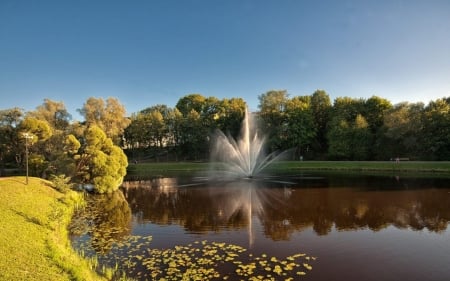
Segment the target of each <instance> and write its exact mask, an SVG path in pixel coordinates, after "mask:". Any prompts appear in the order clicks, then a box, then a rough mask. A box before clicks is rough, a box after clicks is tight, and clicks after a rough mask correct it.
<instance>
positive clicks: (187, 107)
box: [176, 94, 206, 116]
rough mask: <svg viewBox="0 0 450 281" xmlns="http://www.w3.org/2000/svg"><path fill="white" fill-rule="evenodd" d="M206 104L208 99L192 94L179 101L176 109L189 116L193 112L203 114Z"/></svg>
mask: <svg viewBox="0 0 450 281" xmlns="http://www.w3.org/2000/svg"><path fill="white" fill-rule="evenodd" d="M205 103H206V98H205V97H204V96H202V95H200V94H190V95H187V96H184V97H182V98H181V99H179V100H178V102H177V105H176V108H177V109H178V110H179V111H180V112H181V113H182V114H183V116H187V115H188V114H190V113H191V111H192V110H195V111H196V112H197V113H199V114H201V113H202V112H203V108H204V106H205Z"/></svg>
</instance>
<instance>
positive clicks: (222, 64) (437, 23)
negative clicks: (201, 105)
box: [0, 0, 450, 119]
mask: <svg viewBox="0 0 450 281" xmlns="http://www.w3.org/2000/svg"><path fill="white" fill-rule="evenodd" d="M449 15H450V1H445V0H443V1H437V0H429V1H426V0H423V1H415V0H409V1H408V0H405V1H398V0H397V1H395V0H392V1H382V0H381V1H380V0H379V1H363V0H362V1H345V0H340V1H301V0H296V1H295V0H292V1H290V0H278V1H275V0H274V1H261V0H253V1H251V0H239V1H233V0H227V1H225V0H223V1H219V0H205V1H200V0H192V1H190V0H183V1H181V0H180V1H175V0H165V1H163V0H161V1H151V0H146V1H144V0H136V1H93V0H92V1H84V0H80V1H65V0H59V1H46V0H41V1H31V0H30V1H22V0H0V96H1V103H0V109H6V108H12V107H15V106H18V107H21V108H24V109H25V110H33V109H35V107H36V106H38V105H40V104H42V103H43V100H44V98H49V99H52V100H55V101H63V102H64V104H65V105H66V107H67V109H68V110H69V112H70V113H71V114H72V115H73V116H74V119H79V116H78V114H77V113H76V109H77V108H81V107H82V106H83V103H84V102H85V101H86V100H87V98H89V97H102V98H105V99H106V98H107V97H116V98H118V99H119V100H120V102H121V103H122V104H123V105H124V106H125V107H126V109H127V112H128V113H133V112H137V111H139V110H142V109H144V108H146V107H149V106H152V105H156V104H166V105H168V106H170V107H173V106H175V104H176V102H177V101H178V100H179V99H180V98H181V97H183V96H185V95H187V94H191V93H200V94H202V95H204V96H215V97H217V98H219V99H222V98H231V97H242V98H243V99H244V100H246V101H247V103H248V104H249V107H250V109H252V110H256V109H257V106H258V95H261V94H263V93H265V92H267V91H269V90H272V89H276V90H278V89H285V90H287V91H288V93H289V94H290V96H291V97H293V96H297V95H309V94H312V93H313V92H314V91H315V90H316V89H323V90H325V91H327V93H328V94H329V95H330V97H331V99H332V100H333V99H334V98H336V97H343V96H349V97H354V98H369V97H371V96H373V95H377V96H380V97H383V98H387V99H388V100H390V101H391V102H393V103H397V102H401V101H409V102H417V101H422V102H424V103H425V104H427V103H428V102H429V101H430V100H435V99H437V98H442V97H447V96H450V16H449Z"/></svg>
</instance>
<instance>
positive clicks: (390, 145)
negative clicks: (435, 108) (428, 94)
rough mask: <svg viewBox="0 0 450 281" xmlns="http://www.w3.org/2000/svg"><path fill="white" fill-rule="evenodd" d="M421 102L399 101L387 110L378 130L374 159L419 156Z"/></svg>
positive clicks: (412, 157)
mask: <svg viewBox="0 0 450 281" xmlns="http://www.w3.org/2000/svg"><path fill="white" fill-rule="evenodd" d="M423 110H424V104H423V103H407V102H403V103H399V104H396V105H395V106H393V107H392V108H391V109H389V110H387V111H386V113H385V114H384V118H383V120H384V121H383V126H382V127H381V128H380V130H379V134H378V138H377V144H376V147H377V148H378V149H377V151H376V153H375V156H376V159H379V160H385V159H391V158H394V157H401V156H402V157H408V158H411V159H417V158H419V157H420V147H421V145H420V135H421V131H422V128H423V125H422V122H423V121H422V119H423V118H422V115H423Z"/></svg>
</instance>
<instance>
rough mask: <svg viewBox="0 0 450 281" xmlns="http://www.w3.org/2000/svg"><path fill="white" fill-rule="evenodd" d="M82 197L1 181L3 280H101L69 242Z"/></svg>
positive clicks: (39, 184)
mask: <svg viewBox="0 0 450 281" xmlns="http://www.w3.org/2000/svg"><path fill="white" fill-rule="evenodd" d="M79 196H80V195H79V194H77V193H75V192H73V191H70V192H69V193H67V194H62V193H60V192H58V191H56V190H55V189H53V188H51V187H50V183H49V182H47V181H44V180H41V179H38V178H30V182H29V185H25V177H8V178H0V229H1V230H0V253H1V254H0V280H9V281H15V280H31V281H33V280H39V281H41V280H46V281H52V280H55V281H61V280H62V281H64V280H102V279H100V277H98V276H97V275H96V274H94V273H93V272H92V271H91V270H90V269H89V268H88V265H87V262H86V261H84V260H83V259H81V258H80V257H79V256H78V255H77V254H75V252H73V250H72V249H71V247H70V244H69V241H68V235H67V230H66V229H67V225H68V223H69V221H70V219H71V215H72V211H73V208H74V205H75V204H76V203H77V202H80V201H79V199H80V197H79Z"/></svg>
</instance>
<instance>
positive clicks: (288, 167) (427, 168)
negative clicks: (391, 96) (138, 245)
mask: <svg viewBox="0 0 450 281" xmlns="http://www.w3.org/2000/svg"><path fill="white" fill-rule="evenodd" d="M208 169H209V163H206V162H202V163H197V162H195V163H189V162H179V163H178V162H177V163H173V162H172V163H166V162H161V163H139V164H131V165H130V166H129V167H128V172H129V175H130V176H137V177H139V176H142V177H146V176H147V177H148V176H172V175H180V174H192V173H194V172H201V171H207V170H208ZM270 170H272V171H274V172H278V171H280V172H296V171H336V172H339V171H342V172H352V171H354V172H360V171H363V172H392V171H395V172H401V173H410V174H414V173H424V174H425V173H433V174H443V175H448V176H450V162H448V161H446V162H442V161H440V162H431V161H430V162H428V161H400V162H399V163H396V162H395V161H280V162H276V163H274V164H273V165H271V166H270Z"/></svg>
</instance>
